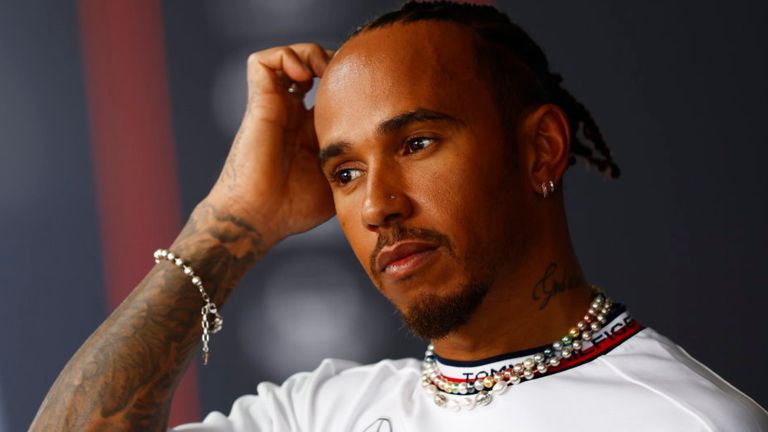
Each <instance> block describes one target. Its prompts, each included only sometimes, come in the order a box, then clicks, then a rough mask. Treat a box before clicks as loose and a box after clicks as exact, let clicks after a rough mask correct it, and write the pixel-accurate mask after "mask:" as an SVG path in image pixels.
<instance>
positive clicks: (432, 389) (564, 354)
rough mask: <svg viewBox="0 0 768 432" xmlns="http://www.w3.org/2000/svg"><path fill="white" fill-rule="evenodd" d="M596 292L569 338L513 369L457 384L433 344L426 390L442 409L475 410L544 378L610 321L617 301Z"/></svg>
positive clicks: (426, 368) (429, 350) (423, 372)
mask: <svg viewBox="0 0 768 432" xmlns="http://www.w3.org/2000/svg"><path fill="white" fill-rule="evenodd" d="M593 290H594V291H595V296H594V297H593V299H592V303H591V304H590V307H589V310H587V313H586V314H585V315H584V318H582V319H581V321H579V322H578V323H576V325H575V326H574V327H572V328H571V329H570V330H568V333H567V334H566V335H565V336H563V337H561V338H560V339H558V340H556V341H555V342H553V343H552V345H550V346H548V347H547V348H546V349H544V350H543V351H541V352H538V353H536V354H533V355H532V356H530V357H528V358H526V359H525V360H523V361H521V362H520V363H517V364H515V365H513V366H512V367H511V368H503V370H501V371H499V372H497V373H495V374H493V375H488V376H486V377H484V378H482V379H476V380H474V382H469V380H467V382H454V381H452V380H450V379H448V378H447V377H446V376H445V375H443V374H442V372H440V368H439V367H438V364H437V358H436V356H435V348H434V347H433V346H432V344H430V345H429V346H428V347H427V351H426V352H425V353H424V361H423V362H422V366H421V378H422V379H421V384H422V387H423V388H424V390H425V391H426V392H427V394H428V395H429V397H431V398H432V400H433V401H434V402H435V404H436V405H437V406H439V407H444V408H448V409H451V410H455V411H458V410H461V409H462V408H463V409H472V408H474V407H476V406H478V405H479V406H483V405H488V404H489V403H491V401H493V397H494V396H498V395H501V394H503V393H505V392H506V391H507V389H509V387H510V386H513V385H516V384H520V383H521V382H523V381H524V380H530V379H532V378H534V377H535V376H537V375H542V374H544V373H546V372H547V369H548V368H550V367H553V368H554V367H557V366H559V365H560V361H561V360H562V359H567V358H570V357H571V356H573V355H574V353H578V352H580V351H581V349H582V347H583V345H584V341H588V340H590V339H592V334H593V333H594V332H596V331H598V330H600V329H601V328H602V327H603V325H604V324H605V323H606V322H607V317H608V314H609V313H610V311H611V307H612V306H613V302H612V301H611V299H609V298H608V297H607V296H606V295H605V294H604V293H603V292H602V291H600V289H599V288H597V287H594V286H593Z"/></svg>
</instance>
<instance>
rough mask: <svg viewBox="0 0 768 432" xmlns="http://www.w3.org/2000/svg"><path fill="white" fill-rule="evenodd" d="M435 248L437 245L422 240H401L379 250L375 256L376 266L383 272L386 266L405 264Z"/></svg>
mask: <svg viewBox="0 0 768 432" xmlns="http://www.w3.org/2000/svg"><path fill="white" fill-rule="evenodd" d="M435 249H437V245H434V244H432V243H423V242H402V243H397V244H395V245H393V246H390V247H386V248H384V249H382V250H381V252H379V256H378V257H377V258H376V268H377V269H378V270H379V271H380V272H382V273H385V272H386V270H387V267H389V266H395V265H398V264H405V263H406V262H407V261H409V260H411V259H412V258H416V257H417V256H419V255H424V254H425V253H426V252H429V251H433V250H435Z"/></svg>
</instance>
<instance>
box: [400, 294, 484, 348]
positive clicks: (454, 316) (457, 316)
mask: <svg viewBox="0 0 768 432" xmlns="http://www.w3.org/2000/svg"><path fill="white" fill-rule="evenodd" d="M490 286H491V284H490V283H488V282H484V281H473V282H470V283H467V284H464V285H462V287H461V288H460V289H459V290H458V292H456V293H453V294H450V295H438V294H433V293H430V294H424V295H422V296H420V297H419V298H417V299H416V300H414V302H413V303H412V304H411V305H410V306H409V307H408V310H406V311H405V312H403V311H400V314H401V315H402V317H403V322H404V323H405V325H406V326H408V328H409V329H410V330H411V332H413V333H414V334H415V335H416V336H418V337H420V338H422V339H425V340H432V339H440V338H443V337H445V336H447V335H448V334H450V333H451V332H453V331H455V330H457V329H458V328H459V327H461V326H462V325H464V324H465V323H466V322H467V321H468V320H469V319H470V318H471V317H472V315H473V314H474V313H475V311H477V309H478V307H479V306H480V303H482V301H483V299H484V298H485V295H486V294H487V293H488V290H489V289H490Z"/></svg>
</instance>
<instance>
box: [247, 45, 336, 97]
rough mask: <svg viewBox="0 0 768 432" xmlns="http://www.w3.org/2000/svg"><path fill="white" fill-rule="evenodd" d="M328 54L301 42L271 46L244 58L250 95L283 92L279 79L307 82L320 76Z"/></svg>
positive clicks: (314, 46)
mask: <svg viewBox="0 0 768 432" xmlns="http://www.w3.org/2000/svg"><path fill="white" fill-rule="evenodd" d="M328 59H329V57H328V54H327V52H326V50H325V49H323V48H322V47H321V46H320V45H317V44H310V43H303V44H294V45H290V46H287V47H275V48H270V49H267V50H263V51H259V52H257V53H254V54H251V56H250V57H249V58H248V85H249V87H251V92H250V93H251V94H253V93H254V92H255V93H277V92H282V91H285V88H283V87H285V85H286V84H285V83H284V82H280V79H279V78H280V77H283V78H287V80H290V81H295V82H299V83H307V82H309V83H310V86H311V80H312V78H313V77H316V76H317V77H321V76H322V75H323V72H325V67H326V66H327V64H328Z"/></svg>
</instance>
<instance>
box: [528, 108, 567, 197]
mask: <svg viewBox="0 0 768 432" xmlns="http://www.w3.org/2000/svg"><path fill="white" fill-rule="evenodd" d="M518 124H519V127H518V130H517V132H518V133H517V135H518V142H519V143H520V144H521V145H520V152H521V154H520V156H521V161H522V164H521V168H522V169H523V171H524V174H525V176H526V178H527V179H528V181H529V183H530V187H531V190H532V191H533V192H534V193H538V194H540V193H543V190H542V189H543V188H542V185H547V184H548V183H549V182H550V181H552V182H553V183H554V184H555V185H558V184H559V183H560V179H561V178H562V176H563V173H564V172H565V170H566V168H568V157H569V155H570V150H571V128H570V127H569V126H568V118H567V117H566V116H565V113H564V112H563V110H562V109H560V107H558V106H557V105H554V104H544V105H540V106H538V107H536V108H535V109H532V110H530V111H527V112H524V113H523V117H522V118H521V119H520V122H519V123H518ZM544 187H546V186H544ZM555 190H560V188H559V187H555ZM550 192H551V191H550Z"/></svg>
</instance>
